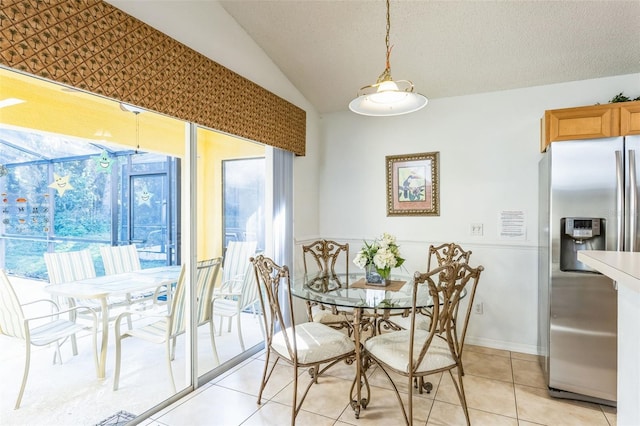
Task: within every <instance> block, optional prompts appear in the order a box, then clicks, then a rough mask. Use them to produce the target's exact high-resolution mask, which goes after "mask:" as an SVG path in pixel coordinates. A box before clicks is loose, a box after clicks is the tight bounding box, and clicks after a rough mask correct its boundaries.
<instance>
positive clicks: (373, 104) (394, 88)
mask: <svg viewBox="0 0 640 426" xmlns="http://www.w3.org/2000/svg"><path fill="white" fill-rule="evenodd" d="M390 28H391V19H390V13H389V0H387V36H386V38H385V43H386V46H387V61H386V68H385V70H384V71H383V72H382V74H380V76H379V77H378V80H377V81H376V83H375V84H371V85H368V86H364V87H362V88H361V89H360V90H359V91H358V96H357V97H356V98H355V99H354V100H352V101H351V102H350V103H349V109H350V110H351V111H353V112H355V113H357V114H362V115H371V116H391V115H401V114H408V113H410V112H414V111H418V110H419V109H422V108H424V107H425V106H426V105H427V98H425V97H424V96H422V95H421V94H419V93H416V92H414V90H413V83H412V82H410V81H408V80H396V81H394V80H393V78H392V77H391V63H390V60H389V58H390V56H391V47H389V30H390Z"/></svg>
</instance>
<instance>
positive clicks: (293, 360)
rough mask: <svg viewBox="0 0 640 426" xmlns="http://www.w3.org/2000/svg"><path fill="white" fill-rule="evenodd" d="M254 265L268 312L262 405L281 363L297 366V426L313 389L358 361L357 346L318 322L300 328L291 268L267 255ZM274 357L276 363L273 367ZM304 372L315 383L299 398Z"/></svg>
mask: <svg viewBox="0 0 640 426" xmlns="http://www.w3.org/2000/svg"><path fill="white" fill-rule="evenodd" d="M251 263H252V264H253V267H254V271H255V275H256V281H257V282H258V285H259V288H260V291H259V294H260V305H261V307H262V311H263V312H264V315H263V318H264V323H265V330H266V334H267V337H266V359H265V364H264V372H263V374H262V380H261V381H260V390H259V391H258V404H260V403H261V400H262V393H263V391H264V389H265V387H266V386H267V383H268V381H269V378H270V377H271V373H273V370H274V368H275V367H276V365H277V364H278V361H280V360H284V361H285V362H287V363H289V364H290V365H291V366H293V390H292V400H293V401H292V406H291V425H294V424H295V421H296V416H297V415H298V413H299V411H300V408H301V407H302V404H303V402H304V399H305V398H306V396H307V393H308V392H309V389H310V388H311V386H312V385H313V384H315V383H317V382H318V377H320V376H321V375H322V374H323V373H324V372H325V371H327V370H328V369H329V368H331V367H332V366H334V365H335V364H337V363H338V362H340V361H346V360H348V359H349V358H350V357H354V355H355V345H354V343H353V341H352V340H351V339H350V338H349V337H348V336H347V335H346V333H343V332H341V331H338V330H335V329H333V328H331V327H329V326H327V325H325V324H321V323H318V322H305V323H301V324H296V321H295V318H294V314H293V313H294V309H293V300H292V295H291V292H290V291H289V288H290V286H291V277H290V275H289V268H288V267H287V266H279V265H277V264H276V263H275V262H274V261H273V260H272V259H269V258H268V257H264V256H263V255H258V256H257V257H256V258H252V259H251ZM281 300H282V303H281ZM272 354H273V355H275V357H276V359H275V361H274V362H273V363H270V361H269V360H270V357H271V355H272ZM351 361H353V359H352V360H351ZM321 365H322V368H321ZM302 368H309V373H310V374H311V376H312V380H310V381H309V384H308V385H307V386H306V388H305V390H304V391H303V392H302V394H301V395H300V396H299V395H298V382H299V380H300V378H299V375H300V374H299V373H300V371H299V370H300V369H302Z"/></svg>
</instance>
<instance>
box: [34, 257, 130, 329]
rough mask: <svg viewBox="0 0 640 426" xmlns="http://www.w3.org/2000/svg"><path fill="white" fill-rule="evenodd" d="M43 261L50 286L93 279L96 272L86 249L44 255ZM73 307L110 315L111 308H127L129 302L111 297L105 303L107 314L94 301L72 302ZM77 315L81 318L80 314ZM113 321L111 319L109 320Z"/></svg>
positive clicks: (123, 298) (122, 298)
mask: <svg viewBox="0 0 640 426" xmlns="http://www.w3.org/2000/svg"><path fill="white" fill-rule="evenodd" d="M44 261H45V264H46V265H47V273H48V275H49V283H50V284H61V283H67V282H73V281H79V280H84V279H87V278H94V277H95V276H96V270H95V267H94V264H93V258H92V257H91V252H90V251H89V250H88V249H83V250H78V251H68V252H58V253H45V254H44ZM69 303H70V304H71V305H72V306H73V305H83V306H88V307H90V308H92V309H93V310H95V311H96V312H97V313H98V314H99V315H103V314H106V315H110V313H111V308H118V307H127V306H128V305H129V302H128V301H127V299H126V297H112V298H109V300H108V301H107V306H108V307H109V312H106V313H104V312H102V307H101V305H100V303H98V302H96V300H72V301H69ZM79 315H81V316H83V315H82V314H81V313H80V312H79ZM110 319H113V318H110Z"/></svg>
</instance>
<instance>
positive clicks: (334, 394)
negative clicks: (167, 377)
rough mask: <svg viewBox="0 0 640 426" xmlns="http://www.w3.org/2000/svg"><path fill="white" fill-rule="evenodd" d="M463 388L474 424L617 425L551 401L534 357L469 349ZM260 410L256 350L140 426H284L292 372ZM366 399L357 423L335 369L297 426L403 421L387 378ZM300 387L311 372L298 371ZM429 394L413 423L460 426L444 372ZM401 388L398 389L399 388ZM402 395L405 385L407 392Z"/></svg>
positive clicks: (605, 413)
mask: <svg viewBox="0 0 640 426" xmlns="http://www.w3.org/2000/svg"><path fill="white" fill-rule="evenodd" d="M465 351H466V353H465V370H466V374H465V376H464V385H465V390H466V395H467V402H468V407H469V412H470V417H471V423H472V424H473V425H491V426H494V425H513V426H529V425H553V426H556V425H580V426H584V425H603V426H607V425H615V424H616V410H615V408H612V407H607V406H602V405H598V404H591V403H585V402H578V401H570V400H562V399H553V398H551V397H549V396H548V393H547V391H546V389H545V387H544V380H543V377H542V371H541V369H540V365H539V362H538V358H537V357H536V356H533V355H527V354H521V353H516V352H509V351H502V350H494V349H488V348H483V347H478V346H471V345H468V346H467V347H466V348H465ZM278 365H279V366H278V367H276V369H275V371H274V373H273V375H272V377H271V380H270V382H269V384H268V385H267V388H266V389H265V392H264V395H263V401H262V405H257V403H256V399H257V398H256V396H257V392H258V386H259V385H258V382H259V380H260V377H261V375H262V369H263V367H264V353H261V354H259V355H257V356H255V357H253V358H251V359H249V360H247V361H245V362H244V363H243V364H241V365H239V366H237V367H236V368H234V369H233V370H231V371H228V372H226V373H225V374H223V375H221V376H220V377H218V378H216V379H215V380H213V381H212V382H210V383H208V384H207V385H205V386H203V387H202V388H200V389H198V391H196V392H194V393H192V394H190V395H189V396H188V397H186V398H184V399H182V400H180V401H178V402H176V403H175V404H173V405H172V406H170V407H168V408H166V409H165V410H163V411H161V412H159V413H157V414H156V415H154V416H153V417H152V418H151V419H147V420H146V421H144V422H143V423H142V424H143V425H145V426H179V425H185V424H189V425H225V426H232V425H243V426H245V425H247V426H248V425H283V424H289V422H290V418H291V417H290V416H291V402H290V401H291V392H292V377H291V376H292V370H291V368H290V367H288V366H287V365H286V364H282V365H280V364H278ZM367 373H368V375H369V382H370V384H371V401H370V404H369V406H368V407H367V408H366V409H365V410H363V411H362V412H361V415H360V419H356V418H355V416H354V414H353V411H352V410H351V408H350V407H349V404H348V399H349V397H348V394H349V389H350V386H351V380H352V378H353V375H354V366H348V365H346V364H339V365H337V366H336V367H334V368H333V369H331V370H329V371H328V372H327V373H326V374H327V375H326V376H324V378H320V383H319V384H318V385H314V386H312V388H311V390H310V392H309V395H308V396H307V399H306V400H305V402H304V405H303V407H302V410H301V412H300V414H299V415H298V417H297V422H296V424H297V425H307V424H308V425H314V426H315V425H336V426H339V425H379V424H383V423H384V424H390V425H391V424H402V423H404V421H403V418H402V414H401V412H400V409H399V406H398V405H397V400H396V397H395V395H394V393H393V391H392V390H391V386H390V385H389V383H388V381H387V379H386V377H385V376H384V374H382V373H381V372H380V371H376V368H375V367H374V368H371V369H369V371H368V372H367ZM301 377H302V380H303V382H304V381H305V380H308V375H307V374H306V373H302V375H301ZM430 380H431V382H432V383H433V385H434V389H433V391H432V392H431V393H430V394H426V393H425V394H421V395H414V401H415V402H414V424H417V425H463V424H465V421H464V415H463V412H462V408H461V407H460V403H459V401H458V397H457V395H456V393H455V389H454V387H453V384H452V382H451V379H450V378H449V375H448V374H446V373H445V374H438V375H434V376H431V379H430ZM400 389H401V390H402V387H400ZM404 389H405V390H406V385H405V388H404Z"/></svg>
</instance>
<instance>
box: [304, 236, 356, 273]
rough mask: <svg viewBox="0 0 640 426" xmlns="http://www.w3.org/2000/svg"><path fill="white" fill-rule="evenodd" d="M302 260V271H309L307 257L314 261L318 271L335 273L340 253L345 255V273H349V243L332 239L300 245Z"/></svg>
mask: <svg viewBox="0 0 640 426" xmlns="http://www.w3.org/2000/svg"><path fill="white" fill-rule="evenodd" d="M302 254H303V256H302V260H303V263H304V272H305V274H306V273H309V272H310V271H309V265H307V258H308V257H310V258H311V259H313V260H314V261H315V266H316V267H317V269H318V271H320V272H323V273H325V274H331V276H335V275H336V264H337V262H338V259H339V258H340V255H341V254H344V257H345V269H346V270H345V271H344V272H345V273H346V274H347V275H348V274H349V243H345V244H341V243H338V242H337V241H333V240H318V241H314V242H313V243H311V244H307V245H303V246H302Z"/></svg>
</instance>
